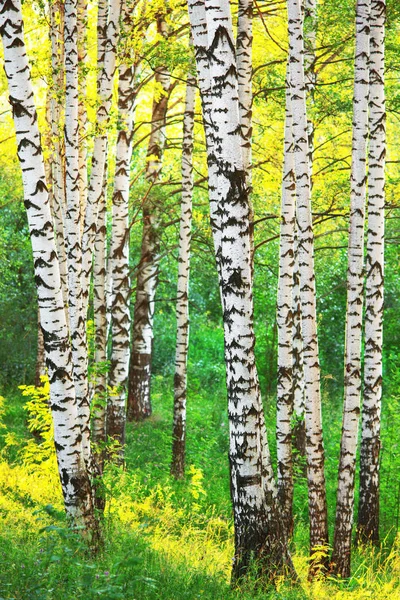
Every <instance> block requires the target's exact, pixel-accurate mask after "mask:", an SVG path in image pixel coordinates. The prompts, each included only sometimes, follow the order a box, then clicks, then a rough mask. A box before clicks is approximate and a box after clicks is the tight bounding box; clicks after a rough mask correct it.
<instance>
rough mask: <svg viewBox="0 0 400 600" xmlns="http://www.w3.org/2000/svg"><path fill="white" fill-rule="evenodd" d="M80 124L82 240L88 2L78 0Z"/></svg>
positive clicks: (81, 225)
mask: <svg viewBox="0 0 400 600" xmlns="http://www.w3.org/2000/svg"><path fill="white" fill-rule="evenodd" d="M77 15H78V23H77V26H78V86H79V96H78V98H79V101H78V123H79V198H80V236H81V238H82V233H83V227H84V220H85V211H86V201H87V177H88V173H87V143H86V134H87V114H86V106H85V100H86V93H87V77H86V59H87V52H86V44H87V40H86V29H87V0H78V4H77Z"/></svg>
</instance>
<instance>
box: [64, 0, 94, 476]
mask: <svg viewBox="0 0 400 600" xmlns="http://www.w3.org/2000/svg"><path fill="white" fill-rule="evenodd" d="M64 49H65V90H66V91H65V126H64V132H65V194H66V214H65V230H66V241H67V261H68V288H69V289H68V291H69V295H68V313H69V327H70V333H71V346H72V359H73V365H74V367H73V369H74V381H75V395H76V401H77V405H78V417H79V424H80V427H81V434H82V448H83V455H84V459H85V461H86V465H87V467H88V468H90V463H91V451H90V407H89V393H88V392H89V390H88V354H87V347H86V317H85V313H84V308H83V297H82V247H81V211H80V193H79V120H78V114H79V113H78V45H77V2H76V0H66V2H65V22H64Z"/></svg>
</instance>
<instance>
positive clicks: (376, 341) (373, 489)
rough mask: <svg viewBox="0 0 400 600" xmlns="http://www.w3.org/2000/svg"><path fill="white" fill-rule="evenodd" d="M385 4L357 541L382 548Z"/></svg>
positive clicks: (375, 22) (374, 74) (378, 41)
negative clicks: (380, 542)
mask: <svg viewBox="0 0 400 600" xmlns="http://www.w3.org/2000/svg"><path fill="white" fill-rule="evenodd" d="M385 18H386V3H385V1H384V0H383V1H378V0H372V2H371V21H370V24H371V36H370V62H369V76H370V90H369V130H370V142H369V157H368V167H369V168H368V230H367V261H366V266H367V269H366V271H367V282H366V296H365V362H364V402H363V409H362V424H361V460H360V499H359V507H358V538H359V540H361V541H363V542H365V541H371V542H372V543H374V544H378V542H379V462H380V461H379V454H380V447H381V443H380V415H381V397H382V321H383V291H384V287H383V274H384V224H385V221H384V216H385V215H384V207H385V154H386V135H385V134H386V132H385V121H386V111H385V87H384V71H385Z"/></svg>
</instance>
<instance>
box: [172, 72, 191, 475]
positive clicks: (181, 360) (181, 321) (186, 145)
mask: <svg viewBox="0 0 400 600" xmlns="http://www.w3.org/2000/svg"><path fill="white" fill-rule="evenodd" d="M195 99H196V78H195V77H194V76H192V75H189V76H188V80H187V84H186V99H185V116H184V120H183V141H182V201H181V216H180V228H179V255H178V286H177V302H176V315H177V336H176V351H175V378H174V424H173V432H172V440H173V445H172V463H171V474H172V475H174V477H176V479H180V478H182V477H183V476H184V474H185V453H186V396H187V356H188V349H189V271H190V242H191V236H192V232H191V229H192V195H193V133H194V106H195Z"/></svg>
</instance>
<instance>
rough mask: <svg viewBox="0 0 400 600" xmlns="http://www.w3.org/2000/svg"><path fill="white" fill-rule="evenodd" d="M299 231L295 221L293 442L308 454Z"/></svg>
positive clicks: (301, 451)
mask: <svg viewBox="0 0 400 600" xmlns="http://www.w3.org/2000/svg"><path fill="white" fill-rule="evenodd" d="M298 245H299V243H298V231H297V225H296V223H295V230H294V238H293V254H294V264H293V345H292V356H293V369H292V380H293V417H294V419H295V422H294V426H293V443H294V446H295V448H296V450H297V451H298V452H299V453H300V455H301V456H305V454H306V432H305V420H304V413H305V396H304V389H305V386H304V357H303V333H302V327H301V312H302V311H301V294H300V271H299V252H298Z"/></svg>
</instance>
